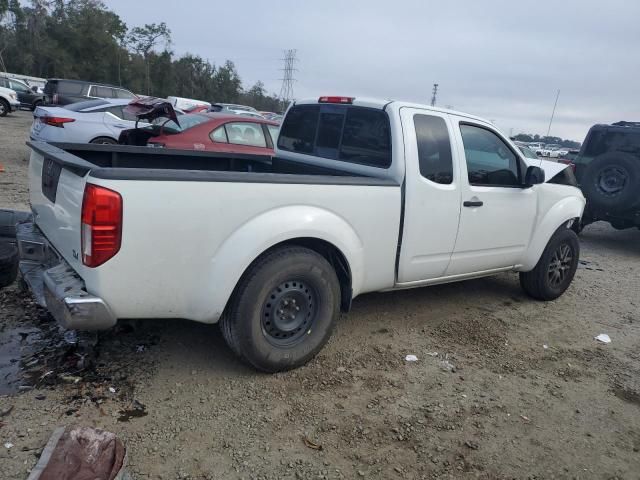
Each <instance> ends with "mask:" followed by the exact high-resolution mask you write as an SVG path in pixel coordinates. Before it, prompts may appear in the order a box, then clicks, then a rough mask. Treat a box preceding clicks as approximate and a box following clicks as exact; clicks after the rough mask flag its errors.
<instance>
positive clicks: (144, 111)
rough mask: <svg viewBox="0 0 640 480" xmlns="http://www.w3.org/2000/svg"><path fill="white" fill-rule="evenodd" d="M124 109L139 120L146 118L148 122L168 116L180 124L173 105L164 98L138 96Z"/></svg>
mask: <svg viewBox="0 0 640 480" xmlns="http://www.w3.org/2000/svg"><path fill="white" fill-rule="evenodd" d="M124 111H125V112H127V113H130V114H131V115H135V116H136V117H137V118H138V120H145V121H146V122H148V123H151V122H153V121H154V120H155V119H156V118H160V117H166V118H169V119H171V120H173V121H174V122H175V123H176V124H177V125H180V122H178V115H177V114H176V111H175V110H174V109H173V105H171V103H170V102H168V101H167V100H166V99H164V98H155V97H146V98H137V99H135V100H132V101H131V102H130V103H129V104H128V105H127V106H126V107H124Z"/></svg>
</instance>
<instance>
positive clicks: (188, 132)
mask: <svg viewBox="0 0 640 480" xmlns="http://www.w3.org/2000/svg"><path fill="white" fill-rule="evenodd" d="M137 103H140V102H138V101H133V102H130V101H129V100H119V99H110V100H107V99H93V100H87V101H84V102H78V103H73V104H70V105H65V106H63V107H62V106H61V107H52V106H47V107H38V108H36V111H35V112H34V119H33V124H32V126H31V132H30V138H31V140H37V141H46V142H63V143H94V144H113V145H115V144H117V143H118V142H119V140H120V138H121V134H122V132H125V131H128V130H131V129H136V128H137V129H139V130H140V131H141V132H144V133H147V134H148V135H144V136H143V138H144V139H145V142H144V143H143V144H144V145H148V146H149V147H156V148H158V147H162V148H171V149H179V150H202V151H211V152H229V153H247V154H257V155H272V154H273V146H274V139H275V138H277V133H278V128H279V127H278V123H277V122H273V121H270V120H266V119H264V118H252V117H248V116H241V115H236V114H231V113H224V112H220V113H209V112H199V113H187V114H182V115H181V114H180V113H179V112H175V109H173V108H171V112H174V114H175V119H176V120H173V119H172V118H174V117H173V115H170V116H168V115H167V114H166V113H163V112H166V111H165V110H161V109H158V110H157V112H159V113H158V115H157V116H155V117H148V116H147V117H146V118H145V119H144V120H139V118H138V116H137V115H136V113H135V112H136V111H137V110H136V108H135V107H136V104H137ZM167 107H169V108H170V105H167Z"/></svg>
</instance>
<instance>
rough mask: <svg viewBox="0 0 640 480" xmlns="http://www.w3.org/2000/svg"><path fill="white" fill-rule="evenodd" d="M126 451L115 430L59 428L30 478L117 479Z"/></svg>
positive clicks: (58, 479) (62, 479) (123, 464)
mask: <svg viewBox="0 0 640 480" xmlns="http://www.w3.org/2000/svg"><path fill="white" fill-rule="evenodd" d="M125 455H126V450H125V447H124V444H123V443H122V442H121V441H120V440H119V439H118V438H117V437H116V435H115V434H114V433H111V432H107V431H104V430H99V429H97V428H91V427H67V428H65V427H60V428H57V429H56V430H55V431H54V433H53V435H52V436H51V438H50V439H49V442H48V443H47V445H46V446H45V448H44V450H43V452H42V455H41V456H40V460H39V461H38V463H37V465H36V466H35V467H34V468H33V470H31V474H30V475H29V478H28V479H27V480H72V479H73V480H93V479H97V478H100V479H104V480H117V479H121V478H122V477H123V475H124V467H125Z"/></svg>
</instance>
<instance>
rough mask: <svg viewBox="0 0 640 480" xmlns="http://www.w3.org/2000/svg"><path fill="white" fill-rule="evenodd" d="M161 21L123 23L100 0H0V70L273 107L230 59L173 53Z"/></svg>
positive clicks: (260, 86) (273, 98)
mask: <svg viewBox="0 0 640 480" xmlns="http://www.w3.org/2000/svg"><path fill="white" fill-rule="evenodd" d="M170 47H171V30H170V29H169V27H168V26H167V25H166V24H165V23H164V22H162V23H160V24H155V23H152V24H146V25H143V26H135V27H133V28H129V27H128V26H127V25H126V24H125V23H124V22H123V21H122V20H121V19H120V17H119V16H118V15H117V14H116V13H114V12H113V11H111V10H109V9H108V8H107V7H106V6H105V4H104V3H103V2H102V1H100V0H29V1H28V2H27V1H24V0H23V1H22V3H21V2H20V1H19V0H0V68H2V66H3V62H4V66H5V67H6V70H7V71H9V72H12V73H19V74H23V75H32V76H36V77H45V78H54V77H57V78H71V79H81V80H88V81H94V82H102V83H110V84H114V85H121V86H124V87H125V88H128V89H129V90H131V91H133V92H136V93H141V94H148V95H154V96H157V97H166V96H169V95H174V96H179V97H188V98H196V99H200V100H207V101H210V102H224V103H244V104H248V105H251V106H254V107H255V108H257V109H259V110H271V111H277V110H278V109H279V108H281V107H280V105H281V104H280V102H279V101H278V99H277V98H276V96H275V95H271V96H270V95H268V94H267V92H266V91H265V89H264V85H263V84H262V83H261V82H258V83H256V84H255V85H254V86H252V87H251V88H249V89H248V90H246V91H245V90H244V89H243V87H242V81H241V79H240V76H239V75H238V72H237V71H236V68H235V65H234V64H233V62H231V61H229V60H227V61H226V62H224V63H223V64H222V65H220V66H216V65H214V64H213V63H211V62H209V61H208V60H205V59H203V58H201V57H199V56H197V55H191V54H187V55H184V56H182V57H180V58H175V56H174V55H173V52H172V51H171V50H170Z"/></svg>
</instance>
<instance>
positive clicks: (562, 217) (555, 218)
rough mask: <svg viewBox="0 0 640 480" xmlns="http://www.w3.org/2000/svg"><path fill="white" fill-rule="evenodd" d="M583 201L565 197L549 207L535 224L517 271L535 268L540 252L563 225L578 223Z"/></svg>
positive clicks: (577, 198) (575, 197) (580, 198)
mask: <svg viewBox="0 0 640 480" xmlns="http://www.w3.org/2000/svg"><path fill="white" fill-rule="evenodd" d="M584 205H585V201H584V198H582V197H578V196H570V197H565V198H563V199H562V200H560V201H559V202H557V203H556V204H555V205H553V207H551V208H550V209H549V210H548V211H547V213H546V214H545V215H544V216H543V217H542V219H541V220H540V221H539V222H537V224H536V227H535V229H534V233H533V236H532V238H531V241H530V242H529V247H528V248H527V250H526V251H525V255H524V258H523V262H522V266H521V268H519V269H518V270H520V271H523V272H527V271H529V270H532V269H533V268H535V266H536V264H537V263H538V260H539V259H540V256H541V255H542V252H543V251H544V249H545V247H546V246H547V244H548V243H549V240H550V239H551V237H552V236H553V234H554V233H555V232H556V230H558V228H560V227H562V226H563V224H566V225H567V228H570V226H571V225H570V222H573V221H579V220H580V218H581V217H582V213H583V210H584Z"/></svg>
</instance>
